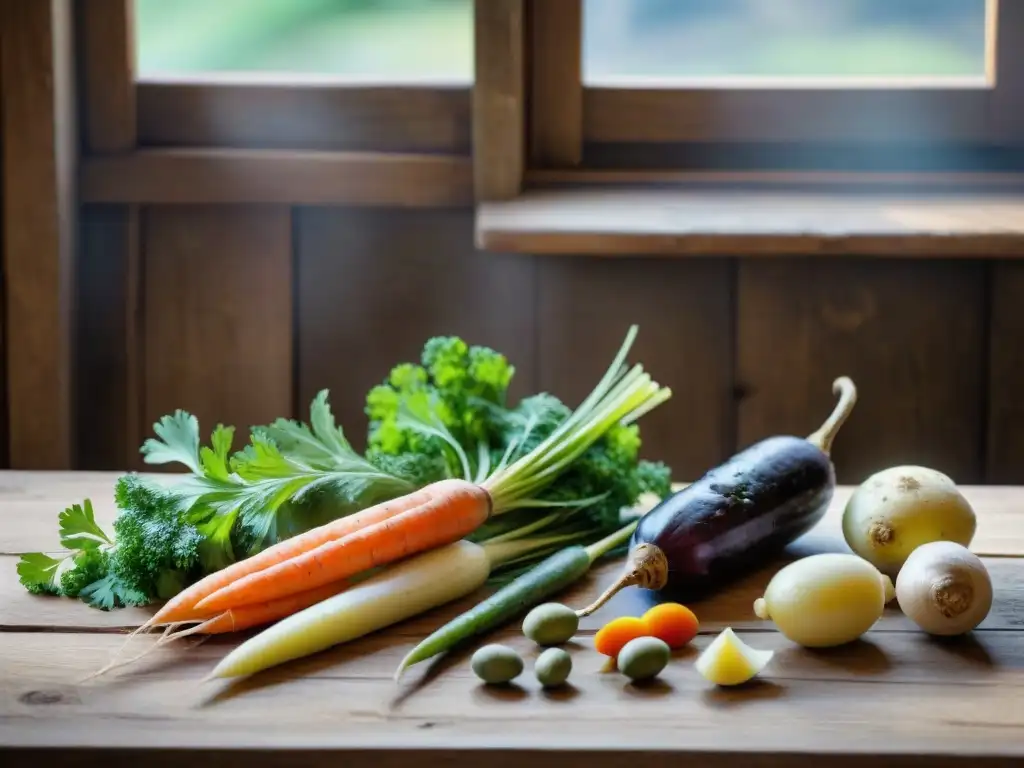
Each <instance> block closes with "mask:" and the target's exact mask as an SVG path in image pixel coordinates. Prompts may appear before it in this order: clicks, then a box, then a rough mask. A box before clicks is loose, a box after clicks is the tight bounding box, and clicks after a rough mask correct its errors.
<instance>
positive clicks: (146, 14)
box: [135, 0, 473, 82]
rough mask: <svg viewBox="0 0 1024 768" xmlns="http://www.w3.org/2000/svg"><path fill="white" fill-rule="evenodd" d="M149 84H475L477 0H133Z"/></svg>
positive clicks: (141, 59) (141, 61)
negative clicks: (274, 79) (325, 79)
mask: <svg viewBox="0 0 1024 768" xmlns="http://www.w3.org/2000/svg"><path fill="white" fill-rule="evenodd" d="M135 3H136V13H135V16H136V50H137V51H138V72H139V74H140V75H141V77H142V78H143V79H146V78H152V77H160V78H168V77H173V76H182V75H194V74H196V73H207V74H209V73H218V74H225V73H231V74H234V75H238V74H243V73H248V74H249V75H250V76H252V77H262V78H263V79H267V76H268V75H273V74H282V73H284V74H291V75H295V74H300V75H326V76H341V77H345V78H354V79H359V78H373V79H375V80H378V81H382V80H383V81H410V80H421V79H439V80H455V81H463V82H469V81H471V80H472V74H473V3H472V0H135Z"/></svg>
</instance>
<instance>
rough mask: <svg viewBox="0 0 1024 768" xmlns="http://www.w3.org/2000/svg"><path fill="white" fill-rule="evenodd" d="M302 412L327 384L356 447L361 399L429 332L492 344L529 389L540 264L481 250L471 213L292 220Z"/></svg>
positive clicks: (416, 353)
mask: <svg viewBox="0 0 1024 768" xmlns="http://www.w3.org/2000/svg"><path fill="white" fill-rule="evenodd" d="M297 224H298V226H297V236H296V242H297V259H298V280H299V284H298V298H297V302H298V344H299V354H298V391H299V404H298V406H299V411H300V413H307V412H308V411H307V409H308V407H309V403H310V401H311V399H312V398H313V396H314V395H315V394H316V393H317V392H318V391H319V390H320V389H323V388H325V387H326V388H329V389H330V391H331V402H332V407H333V408H334V411H335V414H336V415H337V416H338V420H339V423H341V424H343V425H344V426H345V428H346V429H347V431H348V433H349V437H350V438H351V439H352V441H353V443H354V444H357V445H363V444H364V441H365V437H364V436H365V434H366V417H365V415H364V413H363V408H364V406H365V398H366V393H367V392H368V391H369V389H370V388H371V387H372V386H374V385H376V384H379V383H380V382H381V381H382V380H383V379H384V378H385V377H386V376H387V375H388V372H389V371H390V370H391V368H392V367H393V366H394V365H397V364H398V363H401V362H416V361H418V360H419V357H420V352H421V350H422V348H423V344H424V343H425V342H426V341H427V339H429V338H430V337H431V336H435V335H453V334H454V335H459V336H462V337H463V338H464V339H465V340H466V341H467V342H469V343H471V344H483V345H486V346H490V347H492V348H494V349H496V350H498V351H500V352H501V353H503V354H504V355H506V356H507V357H508V358H509V360H510V361H511V362H512V363H513V365H515V367H516V371H517V372H516V375H515V378H514V380H513V387H512V393H513V395H514V396H522V395H524V394H532V393H533V392H535V391H536V383H537V382H536V378H535V366H534V356H535V343H534V327H535V326H534V323H535V318H534V306H535V303H534V290H535V288H534V278H535V271H534V270H535V267H534V263H533V260H532V259H531V258H529V257H521V256H504V255H501V254H495V253H488V254H481V253H479V252H478V251H477V250H476V249H475V248H474V247H473V238H472V214H471V212H469V211H430V212H422V211H396V210H355V209H307V210H302V211H300V213H299V217H298V221H297Z"/></svg>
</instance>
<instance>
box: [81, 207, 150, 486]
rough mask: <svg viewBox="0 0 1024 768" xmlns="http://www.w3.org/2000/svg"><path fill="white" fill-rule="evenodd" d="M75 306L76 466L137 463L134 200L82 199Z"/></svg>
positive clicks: (137, 286)
mask: <svg viewBox="0 0 1024 768" xmlns="http://www.w3.org/2000/svg"><path fill="white" fill-rule="evenodd" d="M80 236H81V254H82V256H81V259H80V260H79V264H78V273H77V279H76V286H77V290H78V296H77V302H76V303H77V308H76V314H75V364H76V374H77V378H78V385H77V386H76V388H75V396H76V398H77V407H76V413H77V420H76V433H77V440H76V449H75V466H76V467H78V468H80V469H87V470H96V469H109V470H116V469H122V468H126V467H133V466H136V465H137V464H138V462H139V446H140V445H141V436H142V430H141V427H140V414H141V408H142V392H141V368H142V365H143V358H142V349H141V346H140V339H139V332H140V330H141V306H140V303H141V302H140V287H141V286H140V282H141V274H140V272H141V263H140V253H139V246H140V242H139V240H140V237H141V232H140V227H139V209H138V208H137V207H135V206H107V205H101V206H92V205H87V206H84V207H83V208H82V210H81V216H80Z"/></svg>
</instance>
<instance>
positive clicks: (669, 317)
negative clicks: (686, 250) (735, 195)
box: [538, 257, 734, 478]
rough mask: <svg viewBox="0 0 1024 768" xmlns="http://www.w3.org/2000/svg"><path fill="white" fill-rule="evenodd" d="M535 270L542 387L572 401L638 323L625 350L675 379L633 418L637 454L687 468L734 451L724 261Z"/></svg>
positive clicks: (583, 264)
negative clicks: (668, 393)
mask: <svg viewBox="0 0 1024 768" xmlns="http://www.w3.org/2000/svg"><path fill="white" fill-rule="evenodd" d="M540 270H541V273H540V275H541V279H540V299H539V302H540V306H539V320H538V327H539V336H540V342H539V343H540V349H539V353H540V377H541V378H540V387H541V389H542V390H544V391H550V392H553V393H554V394H555V395H557V396H559V397H560V398H562V399H563V400H564V401H565V402H566V403H567V404H569V405H570V406H572V407H575V406H576V405H577V404H578V403H579V402H580V401H581V400H582V398H584V397H585V396H586V395H587V393H588V392H589V391H590V390H591V389H592V388H593V386H594V385H595V384H596V383H597V381H598V380H599V379H600V377H601V375H602V374H603V373H604V370H605V369H606V368H607V366H608V365H609V363H610V362H611V360H612V358H613V357H614V355H615V351H616V350H617V349H618V347H619V345H620V344H621V343H622V340H623V338H624V337H625V334H626V331H627V330H628V328H629V326H630V325H631V324H633V323H636V324H637V325H639V329H640V330H639V336H638V337H637V341H636V345H635V346H634V350H633V352H632V354H631V357H630V359H631V360H633V361H637V362H642V363H643V365H644V369H645V370H647V371H648V372H650V374H651V376H652V377H653V378H654V379H655V380H656V381H658V382H659V383H660V384H662V385H664V386H667V387H670V388H671V389H672V399H671V400H669V401H668V402H667V403H665V404H663V405H661V406H659V407H658V409H657V410H656V411H654V412H653V413H651V414H649V415H647V416H645V417H644V418H643V420H642V421H641V422H640V434H641V437H642V440H643V449H642V451H643V454H644V455H646V456H648V457H650V458H657V459H659V460H662V461H665V462H667V463H668V464H669V466H671V467H672V469H673V471H674V475H673V476H674V477H677V478H684V477H693V476H696V475H699V474H702V473H703V472H704V471H705V469H707V468H708V467H711V466H713V465H714V464H717V463H718V462H719V461H721V460H723V459H725V458H726V457H727V456H728V455H729V454H730V453H731V452H732V440H733V436H732V416H731V411H732V393H731V390H732V345H731V342H730V341H729V340H730V339H731V338H732V323H733V307H732V293H733V274H734V273H733V269H732V266H731V264H729V263H728V262H726V261H723V260H719V261H714V262H711V261H708V262H701V263H697V262H669V261H662V260H650V259H642V258H641V257H636V258H631V259H628V260H607V261H604V260H593V259H580V260H552V261H541V262H540ZM696 370H699V371H700V375H699V376H695V375H694V371H696ZM682 424H685V425H686V427H685V429H683V430H682V431H681V430H680V425H682Z"/></svg>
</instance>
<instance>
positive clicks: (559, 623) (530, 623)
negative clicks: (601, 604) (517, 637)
mask: <svg viewBox="0 0 1024 768" xmlns="http://www.w3.org/2000/svg"><path fill="white" fill-rule="evenodd" d="M579 625H580V620H579V617H578V616H577V615H576V611H574V610H573V609H572V608H569V607H567V606H564V605H562V604H561V603H544V604H543V605H538V606H537V607H536V608H534V609H533V610H532V611H530V612H529V613H528V614H526V618H525V619H523V634H524V635H526V636H527V637H528V638H530V639H531V640H533V642H535V643H537V645H561V644H562V643H566V642H568V641H569V640H570V639H571V638H572V636H573V635H575V634H576V630H577V629H579Z"/></svg>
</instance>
